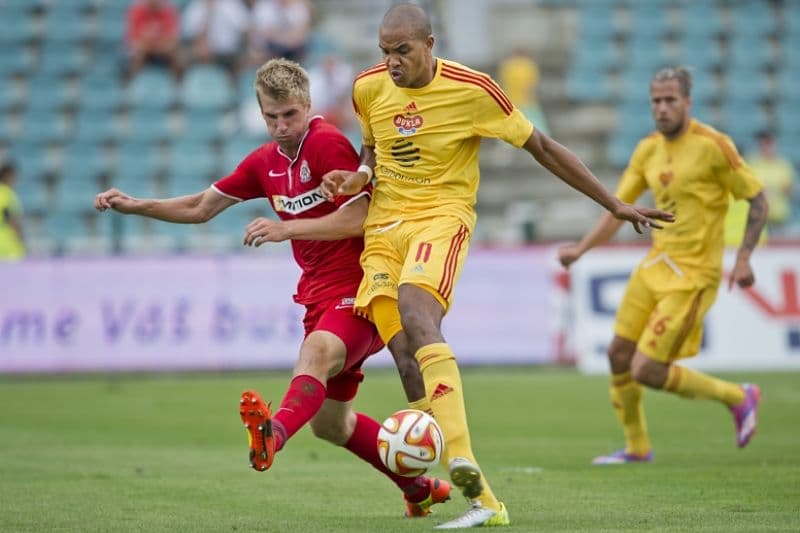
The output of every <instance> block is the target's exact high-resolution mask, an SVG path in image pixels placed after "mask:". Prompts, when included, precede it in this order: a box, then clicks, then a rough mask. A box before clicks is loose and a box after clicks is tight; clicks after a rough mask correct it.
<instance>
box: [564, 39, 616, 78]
mask: <svg viewBox="0 0 800 533" xmlns="http://www.w3.org/2000/svg"><path fill="white" fill-rule="evenodd" d="M620 62H621V60H620V57H619V54H618V53H617V47H616V46H614V44H613V43H612V42H611V41H610V40H608V39H595V38H590V37H588V38H587V37H583V36H582V37H580V38H579V39H578V41H577V42H576V43H575V44H574V45H573V50H572V64H571V66H570V69H571V70H585V69H589V70H594V71H601V72H605V71H607V70H609V69H611V68H615V67H616V66H618V65H619V63H620Z"/></svg>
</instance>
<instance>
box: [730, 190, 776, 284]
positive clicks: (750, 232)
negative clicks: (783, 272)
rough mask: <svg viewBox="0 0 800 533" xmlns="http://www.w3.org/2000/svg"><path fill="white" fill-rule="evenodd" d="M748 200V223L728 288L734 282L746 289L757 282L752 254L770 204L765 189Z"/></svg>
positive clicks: (765, 220)
mask: <svg viewBox="0 0 800 533" xmlns="http://www.w3.org/2000/svg"><path fill="white" fill-rule="evenodd" d="M747 201H748V202H749V203H750V210H749V211H748V213H747V225H746V226H745V228H744V239H742V245H741V247H739V252H738V253H737V254H736V264H735V265H734V266H733V270H732V271H731V277H730V280H729V281H728V290H731V289H732V288H733V284H734V283H735V284H736V285H738V286H739V287H741V288H743V289H746V288H747V287H750V286H752V285H753V284H754V283H755V282H756V277H755V274H754V273H753V268H752V266H751V265H750V256H751V255H752V253H753V250H754V249H755V247H756V245H757V244H758V239H759V236H760V235H761V230H763V229H764V224H766V222H767V212H768V211H769V206H768V205H767V198H766V196H764V192H763V191H762V192H760V193H758V194H757V195H755V196H754V197H752V198H750V199H749V200H747Z"/></svg>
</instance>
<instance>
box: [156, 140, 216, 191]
mask: <svg viewBox="0 0 800 533" xmlns="http://www.w3.org/2000/svg"><path fill="white" fill-rule="evenodd" d="M218 172H219V171H218V169H217V161H216V157H215V156H214V153H213V151H212V150H211V146H210V145H209V144H208V143H205V142H196V141H191V140H181V141H180V142H178V143H175V144H173V145H172V149H171V154H170V157H169V161H168V163H167V168H166V177H167V181H168V187H169V189H170V190H171V191H172V192H171V193H170V194H171V195H173V194H189V193H195V192H198V191H200V190H202V189H205V188H206V187H208V186H209V185H211V183H213V182H214V181H215V180H216V179H218V178H220V177H221V176H219V175H217V174H218Z"/></svg>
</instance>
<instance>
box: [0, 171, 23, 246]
mask: <svg viewBox="0 0 800 533" xmlns="http://www.w3.org/2000/svg"><path fill="white" fill-rule="evenodd" d="M12 215H13V216H21V215H22V208H21V207H20V204H19V199H18V198H17V194H16V193H15V192H14V189H12V188H11V187H9V186H8V185H6V184H5V183H0V260H2V259H19V258H21V257H22V256H23V255H25V246H24V245H23V244H22V241H20V240H19V236H18V235H17V232H16V231H14V228H13V227H12V226H11V224H10V223H9V222H8V218H9V217H10V216H12Z"/></svg>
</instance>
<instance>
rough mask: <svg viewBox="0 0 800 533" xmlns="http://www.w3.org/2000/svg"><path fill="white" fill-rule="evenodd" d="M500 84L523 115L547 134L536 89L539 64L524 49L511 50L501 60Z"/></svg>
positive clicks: (499, 70) (547, 130)
mask: <svg viewBox="0 0 800 533" xmlns="http://www.w3.org/2000/svg"><path fill="white" fill-rule="evenodd" d="M498 77H499V78H500V80H499V81H500V86H501V87H502V88H503V90H505V92H506V96H508V98H509V100H511V103H513V104H514V106H515V107H517V108H518V109H519V110H520V111H522V114H523V115H525V117H526V118H527V119H528V120H530V121H531V122H533V123H534V124H536V128H537V129H538V130H539V131H541V132H542V133H544V134H546V135H549V129H548V127H547V121H546V120H545V118H544V113H543V112H542V108H541V106H540V105H539V98H538V97H537V95H536V90H537V88H538V86H539V66H538V65H537V64H536V61H534V60H533V58H532V57H531V56H530V54H528V53H527V52H526V51H525V50H523V49H521V48H517V49H515V50H513V51H512V52H511V53H510V54H509V55H508V56H506V58H505V59H503V61H501V62H500V67H499V69H498Z"/></svg>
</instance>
